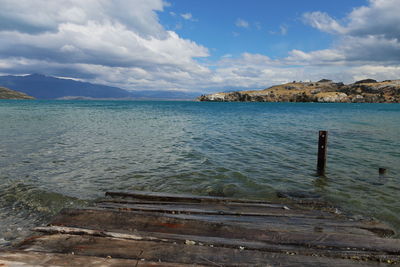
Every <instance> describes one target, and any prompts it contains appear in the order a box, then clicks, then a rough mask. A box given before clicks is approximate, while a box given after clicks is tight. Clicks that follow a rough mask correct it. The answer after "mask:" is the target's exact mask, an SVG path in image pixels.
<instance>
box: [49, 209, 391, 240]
mask: <svg viewBox="0 0 400 267" xmlns="http://www.w3.org/2000/svg"><path fill="white" fill-rule="evenodd" d="M120 212H123V213H122V214H121V213H120ZM92 213H93V214H92ZM126 213H129V214H126ZM96 216H101V217H102V219H103V220H105V221H96V218H95V217H96ZM114 216H116V217H122V218H123V220H124V224H119V227H121V229H125V228H126V227H129V225H130V224H131V225H132V224H138V223H140V222H141V221H143V223H145V224H147V221H157V220H160V216H162V217H164V221H165V223H166V225H167V224H168V223H169V224H174V223H175V224H185V225H187V226H188V227H194V228H195V229H198V230H200V229H201V228H202V227H203V226H204V227H213V226H212V225H215V224H216V225H222V224H224V225H227V226H232V227H236V226H237V227H242V228H245V229H258V230H260V231H311V232H314V231H317V232H337V233H348V234H352V233H353V234H365V235H374V236H375V234H374V233H373V232H371V231H376V230H375V229H377V228H378V229H379V230H380V231H386V229H385V228H380V227H381V225H380V224H375V223H374V222H371V223H370V224H366V223H364V222H354V221H339V222H334V221H331V220H324V219H318V220H310V219H303V218H301V219H299V218H295V217H288V218H279V217H252V216H228V215H225V216H213V215H193V214H168V213H164V214H162V215H161V214H157V213H149V212H140V211H129V210H128V211H125V210H124V209H122V210H108V211H105V210H97V209H87V210H85V211H80V210H68V209H66V210H63V211H62V212H61V213H60V216H57V217H56V218H55V219H54V220H53V222H52V224H54V225H56V224H58V225H63V224H66V223H75V225H73V226H79V225H77V224H78V220H79V223H81V224H82V226H83V225H90V224H91V223H96V222H97V223H100V222H102V224H103V226H104V227H106V226H107V223H110V222H108V221H107V220H111V222H114V223H115V220H113V219H112V218H114ZM199 221H200V222H201V223H202V225H200V226H198V222H199ZM71 226H72V225H71ZM111 226H113V224H112V223H111V224H110V227H111ZM156 227H160V226H156ZM187 230H188V231H189V230H190V228H188V229H187ZM388 231H391V229H389V230H388Z"/></svg>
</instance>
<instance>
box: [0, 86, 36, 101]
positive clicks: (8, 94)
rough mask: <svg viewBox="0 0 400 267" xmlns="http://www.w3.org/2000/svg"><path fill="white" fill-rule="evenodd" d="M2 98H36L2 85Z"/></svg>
mask: <svg viewBox="0 0 400 267" xmlns="http://www.w3.org/2000/svg"><path fill="white" fill-rule="evenodd" d="M0 99H35V98H34V97H32V96H29V95H27V94H24V93H21V92H18V91H14V90H11V89H8V88H5V87H0Z"/></svg>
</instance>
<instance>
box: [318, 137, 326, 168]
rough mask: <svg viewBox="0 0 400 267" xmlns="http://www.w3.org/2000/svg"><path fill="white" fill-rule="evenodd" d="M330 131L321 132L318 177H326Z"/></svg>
mask: <svg viewBox="0 0 400 267" xmlns="http://www.w3.org/2000/svg"><path fill="white" fill-rule="evenodd" d="M327 144H328V131H319V139H318V163H317V175H319V176H322V175H325V167H326V155H327Z"/></svg>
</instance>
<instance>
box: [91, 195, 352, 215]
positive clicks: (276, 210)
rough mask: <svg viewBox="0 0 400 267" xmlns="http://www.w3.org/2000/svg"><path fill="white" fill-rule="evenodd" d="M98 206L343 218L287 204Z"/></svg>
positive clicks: (109, 202)
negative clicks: (277, 205) (275, 205)
mask: <svg viewBox="0 0 400 267" xmlns="http://www.w3.org/2000/svg"><path fill="white" fill-rule="evenodd" d="M96 206H99V207H108V206H109V207H116V208H118V207H127V208H131V209H138V210H140V209H142V210H155V211H159V212H165V211H176V212H186V213H200V214H219V215H242V216H245V215H252V216H291V217H311V218H334V219H339V218H344V216H341V215H338V214H333V213H329V212H323V211H319V210H305V209H298V208H292V207H289V206H288V205H283V206H279V207H271V206H269V205H265V204H258V203H257V204H247V205H246V204H244V205H243V204H241V203H229V202H228V203H215V204H213V205H209V204H207V203H182V202H149V201H145V202H143V201H126V200H117V199H110V200H102V201H98V202H97V203H96Z"/></svg>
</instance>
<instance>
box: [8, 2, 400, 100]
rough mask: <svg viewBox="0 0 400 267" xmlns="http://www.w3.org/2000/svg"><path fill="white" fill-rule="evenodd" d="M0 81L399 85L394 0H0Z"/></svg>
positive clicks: (227, 86) (220, 86) (193, 87)
mask: <svg viewBox="0 0 400 267" xmlns="http://www.w3.org/2000/svg"><path fill="white" fill-rule="evenodd" d="M0 6H1V9H0V75H7V74H16V75H23V74H29V73H34V72H35V73H38V72H39V73H42V74H45V75H52V76H59V77H70V78H74V79H79V80H83V81H89V82H94V83H101V84H106V85H111V86H118V87H121V88H124V89H127V90H180V91H193V92H202V93H208V92H210V93H211V92H217V91H222V90H240V89H260V88H266V87H268V86H270V85H273V84H279V83H285V82H289V81H293V80H297V81H298V80H301V81H308V80H313V81H315V80H320V79H322V78H327V79H332V80H335V81H343V82H345V83H350V82H354V81H356V80H359V79H364V78H374V79H377V80H385V79H398V78H399V77H400V16H399V15H398V14H400V0H337V1H323V0H319V1H317V0H302V1H298V0H280V1H272V0H271V1H267V0H247V1H245V0H234V1H233V0H230V1H228V0H213V1H211V0H130V1H125V0H104V1H98V0H85V1H81V0H55V1H48V0H19V1H15V0H0Z"/></svg>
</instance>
